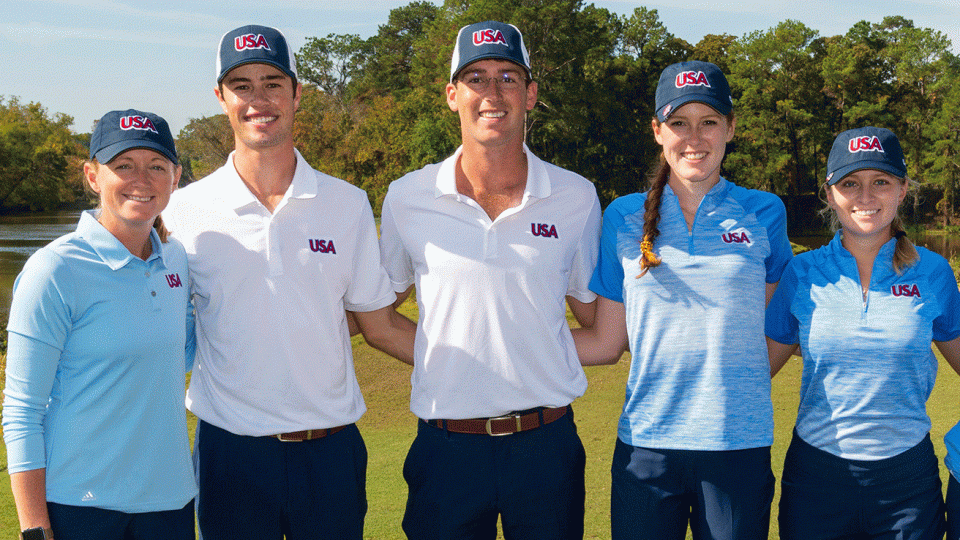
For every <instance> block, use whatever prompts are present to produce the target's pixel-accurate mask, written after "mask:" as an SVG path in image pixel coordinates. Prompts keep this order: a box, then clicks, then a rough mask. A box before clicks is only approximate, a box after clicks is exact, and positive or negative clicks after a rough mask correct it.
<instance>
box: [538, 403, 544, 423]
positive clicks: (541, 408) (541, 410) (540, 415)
mask: <svg viewBox="0 0 960 540" xmlns="http://www.w3.org/2000/svg"><path fill="white" fill-rule="evenodd" d="M537 415H538V416H539V417H540V425H541V426H542V425H544V424H545V422H544V421H543V407H540V408H539V409H537Z"/></svg>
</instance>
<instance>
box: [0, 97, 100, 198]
mask: <svg viewBox="0 0 960 540" xmlns="http://www.w3.org/2000/svg"><path fill="white" fill-rule="evenodd" d="M72 123H73V119H72V118H71V117H69V116H66V115H64V114H61V113H57V114H54V115H53V117H50V116H49V115H48V114H47V110H46V109H45V108H44V107H43V106H42V105H40V104H39V103H28V104H23V103H21V102H20V101H19V99H18V98H16V97H13V98H9V99H6V100H4V99H3V98H2V97H0V208H2V209H5V210H10V209H26V210H30V211H39V210H52V209H55V208H58V207H60V206H62V205H65V204H76V203H77V202H78V201H79V200H83V198H84V197H83V187H82V183H81V182H80V181H79V180H80V175H79V174H78V173H77V171H78V170H79V168H80V164H81V163H82V161H83V159H84V158H85V157H86V149H85V148H83V146H82V145H81V144H80V142H79V141H78V139H77V138H76V137H74V136H73V134H72V133H71V132H70V125H71V124H72Z"/></svg>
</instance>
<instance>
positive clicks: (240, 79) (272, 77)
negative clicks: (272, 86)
mask: <svg viewBox="0 0 960 540" xmlns="http://www.w3.org/2000/svg"><path fill="white" fill-rule="evenodd" d="M286 78H287V75H283V74H280V73H273V74H270V75H264V76H262V77H260V78H259V79H258V80H261V81H275V80H278V79H286ZM223 82H224V84H234V83H238V82H253V79H252V78H250V77H242V76H239V75H238V76H236V77H227V78H226V79H224V81H223Z"/></svg>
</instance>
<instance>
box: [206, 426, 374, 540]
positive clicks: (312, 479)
mask: <svg viewBox="0 0 960 540" xmlns="http://www.w3.org/2000/svg"><path fill="white" fill-rule="evenodd" d="M194 445H195V448H194V455H193V460H194V466H195V467H196V475H197V484H198V485H199V487H200V495H199V496H198V497H197V521H198V523H199V525H200V535H201V537H202V538H203V540H246V539H249V540H282V539H283V538H284V536H286V538H287V539H288V540H322V539H329V540H361V539H362V538H363V520H364V516H365V515H366V513H367V492H366V475H367V449H366V446H365V445H364V443H363V438H362V437H361V436H360V431H359V430H358V429H357V426H356V425H350V426H347V427H346V428H344V429H342V430H341V431H338V432H337V433H334V434H332V435H329V436H327V437H324V438H322V439H314V440H311V441H303V442H282V441H279V440H277V439H275V438H270V437H245V436H242V435H235V434H233V433H230V432H229V431H225V430H223V429H220V428H218V427H216V426H214V425H212V424H208V423H207V422H204V421H202V420H201V421H200V422H198V423H197V436H196V440H195V442H194Z"/></svg>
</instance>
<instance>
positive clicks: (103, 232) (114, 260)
mask: <svg viewBox="0 0 960 540" xmlns="http://www.w3.org/2000/svg"><path fill="white" fill-rule="evenodd" d="M99 212H100V210H85V211H84V212H83V213H82V214H80V223H78V224H77V234H79V235H80V237H81V238H83V239H84V240H86V241H87V243H88V244H90V247H92V248H93V250H94V251H95V252H96V253H97V256H99V257H100V259H101V260H103V262H104V263H106V265H107V266H109V267H110V269H111V270H114V271H116V270H119V269H121V268H123V267H124V266H126V265H127V264H128V263H129V262H130V261H133V260H137V261H139V260H140V258H139V257H135V256H134V255H133V254H132V253H130V250H129V249H127V247H126V246H124V245H123V244H122V243H120V240H117V237H116V236H114V235H113V234H111V233H110V231H108V230H107V229H106V228H104V226H103V225H101V224H100V222H99V221H97V215H98V214H99ZM150 244H151V248H152V251H153V253H151V254H150V256H149V257H147V260H146V262H150V261H152V260H153V259H160V261H159V262H160V264H161V265H162V266H164V265H163V245H162V244H161V243H160V236H158V235H157V231H156V229H153V228H151V229H150Z"/></svg>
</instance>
